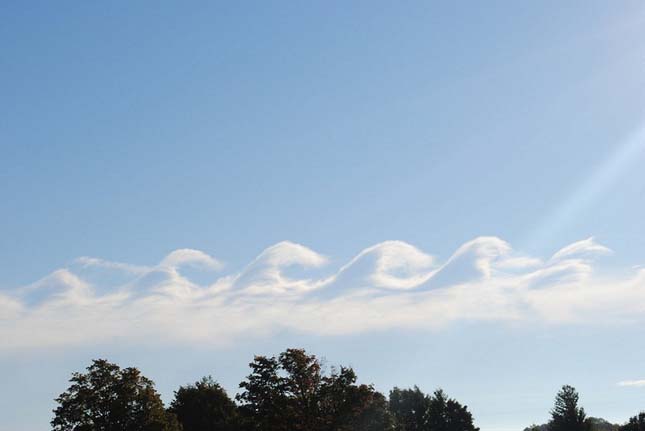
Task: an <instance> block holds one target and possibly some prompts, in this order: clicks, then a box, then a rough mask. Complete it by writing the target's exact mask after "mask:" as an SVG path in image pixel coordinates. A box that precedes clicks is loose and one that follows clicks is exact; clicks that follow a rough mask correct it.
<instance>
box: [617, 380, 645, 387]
mask: <svg viewBox="0 0 645 431" xmlns="http://www.w3.org/2000/svg"><path fill="white" fill-rule="evenodd" d="M618 386H626V387H645V380H625V381H622V382H618Z"/></svg>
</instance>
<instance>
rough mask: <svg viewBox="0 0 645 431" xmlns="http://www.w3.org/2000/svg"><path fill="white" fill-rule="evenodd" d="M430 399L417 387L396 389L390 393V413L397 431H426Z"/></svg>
mask: <svg viewBox="0 0 645 431" xmlns="http://www.w3.org/2000/svg"><path fill="white" fill-rule="evenodd" d="M429 404H430V398H429V397H428V396H427V395H426V394H424V393H423V392H421V390H420V389H419V388H418V387H417V386H415V387H414V388H412V389H399V388H394V389H392V390H391V391H390V403H389V407H390V412H391V413H392V416H393V417H394V420H395V424H396V425H395V429H396V430H397V431H426V430H428V427H427V424H426V414H427V412H428V407H429Z"/></svg>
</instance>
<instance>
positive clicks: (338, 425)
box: [320, 367, 392, 431]
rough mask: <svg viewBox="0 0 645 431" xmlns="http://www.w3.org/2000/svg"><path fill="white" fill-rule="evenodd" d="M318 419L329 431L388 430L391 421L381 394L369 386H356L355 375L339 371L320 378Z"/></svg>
mask: <svg viewBox="0 0 645 431" xmlns="http://www.w3.org/2000/svg"><path fill="white" fill-rule="evenodd" d="M320 392H321V394H320V400H321V407H320V408H321V418H322V419H323V424H324V426H323V427H324V429H325V430H329V431H383V430H390V429H392V419H391V417H390V414H389V412H388V408H387V402H386V400H385V397H384V396H383V394H381V393H379V392H377V391H376V390H374V387H373V386H371V385H356V373H355V372H354V370H353V369H351V368H346V367H341V368H340V370H339V371H336V370H334V371H332V373H331V375H330V376H328V377H323V379H322V384H321V391H320Z"/></svg>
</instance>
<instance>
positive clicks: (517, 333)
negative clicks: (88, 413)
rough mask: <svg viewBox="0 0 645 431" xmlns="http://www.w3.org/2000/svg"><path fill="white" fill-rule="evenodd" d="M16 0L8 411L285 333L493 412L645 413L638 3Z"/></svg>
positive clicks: (3, 33) (42, 413)
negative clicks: (120, 372) (114, 369)
mask: <svg viewBox="0 0 645 431" xmlns="http://www.w3.org/2000/svg"><path fill="white" fill-rule="evenodd" d="M0 10H1V11H2V14H1V16H2V18H3V20H2V21H3V24H2V25H1V26H0V53H1V54H0V78H1V79H0V94H1V95H2V96H1V97H0V109H1V113H2V116H1V117H0V149H1V153H0V154H1V157H0V202H2V207H1V211H0V237H1V238H2V240H1V241H0V262H2V265H1V268H2V271H1V273H0V313H2V314H0V317H1V319H0V333H1V334H2V337H3V338H4V339H5V340H7V341H6V342H5V343H4V347H0V366H1V367H0V369H1V370H2V371H0V377H1V379H0V380H2V381H3V388H4V390H3V391H2V394H0V411H1V412H2V415H1V416H2V417H3V421H4V423H3V424H2V425H0V427H7V429H11V430H19V431H20V430H25V431H31V430H40V429H44V428H46V424H47V422H48V421H49V418H50V411H51V408H52V407H53V402H52V399H53V398H54V397H55V396H56V395H57V394H59V393H60V392H62V390H64V389H65V387H66V380H67V378H68V376H69V373H70V372H71V371H74V370H78V369H81V368H83V367H84V366H85V364H86V363H87V362H88V361H89V360H90V359H91V358H93V357H97V356H106V357H108V358H110V359H113V360H116V361H118V362H120V363H122V364H123V365H129V364H132V365H137V366H139V367H140V368H141V369H142V370H143V371H144V373H145V374H147V375H149V376H150V377H152V378H153V379H154V380H155V381H156V382H157V383H158V386H159V388H160V390H161V391H162V393H163V394H164V397H165V399H166V400H167V401H168V400H169V399H170V398H171V395H172V390H173V389H175V388H176V387H177V386H178V385H179V384H184V383H187V382H189V381H192V380H196V379H197V378H199V377H201V375H203V374H213V376H214V377H215V378H216V379H218V380H220V381H221V382H222V383H224V384H225V385H226V387H227V388H229V390H230V391H232V392H234V391H235V389H236V384H237V383H238V382H239V381H240V380H241V378H242V377H243V376H244V375H245V374H246V369H245V365H244V364H246V363H247V362H248V361H249V360H250V359H251V357H252V355H253V354H254V353H267V354H270V353H277V352H279V351H280V350H282V349H284V348H286V347H289V346H304V347H307V348H308V349H310V350H311V351H312V352H314V353H317V354H320V355H323V356H326V357H327V358H328V359H329V361H330V362H332V363H351V364H352V365H354V366H355V367H356V369H357V372H358V375H359V376H360V377H362V378H363V380H365V381H368V382H373V383H375V384H376V386H377V387H378V388H380V389H382V390H384V391H386V390H388V389H389V388H390V387H391V386H393V385H395V384H396V385H399V386H406V385H412V384H415V383H416V384H419V385H420V386H421V387H422V388H423V389H426V390H428V391H429V390H432V389H434V388H435V387H437V386H442V387H443V388H444V389H445V390H446V391H447V392H448V393H450V394H451V395H453V396H456V397H458V398H459V399H460V400H462V401H464V402H465V403H467V404H468V405H469V406H470V407H471V409H472V410H473V412H474V414H475V418H476V419H477V421H478V424H479V425H480V426H481V427H482V430H483V431H494V430H506V429H509V430H510V429H521V428H522V427H523V426H525V425H528V424H529V423H531V422H540V421H544V420H545V419H546V416H547V414H548V409H549V408H550V405H551V403H552V398H553V395H554V394H555V391H556V390H557V388H558V386H559V385H561V384H564V383H570V384H574V385H575V386H577V387H578V389H580V391H581V392H582V400H583V402H584V404H585V406H586V407H587V410H588V411H589V413H590V414H592V415H596V416H604V417H607V418H609V419H612V420H617V421H618V420H624V419H626V418H627V416H628V415H630V414H634V413H636V412H637V411H638V410H639V409H642V408H645V407H644V406H645V386H638V385H630V386H619V385H618V383H619V382H625V381H637V380H642V379H645V369H643V366H642V363H639V361H638V360H637V358H638V357H641V358H642V356H643V354H644V353H645V350H644V349H645V347H643V346H642V343H638V342H634V341H632V342H628V341H627V340H637V339H638V338H639V337H641V336H642V330H640V328H642V323H643V319H642V317H641V316H642V315H643V312H645V295H644V294H643V293H641V291H645V282H644V281H643V280H645V276H643V274H642V273H641V272H640V271H641V270H640V268H639V267H638V266H639V265H644V264H645V251H644V250H645V247H644V246H645V224H644V223H643V222H642V220H643V219H645V179H644V178H643V170H642V168H640V166H643V163H644V162H645V144H644V142H645V139H644V135H645V117H644V114H645V103H644V101H645V80H644V79H643V76H645V73H644V72H645V46H644V45H643V40H645V6H644V5H643V3H642V2H639V1H620V2H611V3H610V2H603V1H584V2H582V1H568V2H561V1H557V2H556V1H543V2H534V3H532V4H528V3H526V2H524V3H522V4H520V3H518V2H510V1H507V2H501V1H492V2H486V3H485V4H484V3H481V4H479V5H475V4H465V3H459V2H407V3H406V4H398V3H395V2H377V1H371V2H360V1H356V2H351V3H347V2H318V3H313V2H309V3H300V4H297V3H295V2H281V3H277V2H273V3H269V2H251V3H245V4H244V5H241V4H239V5H235V4H225V3H218V2H193V3H191V4H189V5H187V4H181V5H180V4H177V3H174V2H157V3H155V4H154V5H152V4H151V3H148V2H139V3H133V2H110V3H109V4H90V3H87V4H78V3H77V4H74V3H72V2H56V4H54V3H46V2H42V3H38V2H37V3H32V4H29V5H26V4H23V3H19V2H5V3H4V4H3V5H2V6H1V8H0ZM476 238H479V239H478V240H476ZM284 241H287V242H284ZM388 241H390V242H388ZM572 244H573V245H572ZM558 250H563V251H562V252H561V253H559V254H558V253H557V252H558ZM415 295H416V296H415ZM142 300H144V301H145V300H148V302H145V304H147V305H145V306H144V305H142V302H141V301H142ZM150 301H153V302H154V301H157V302H154V304H153V306H150V307H149V308H148V306H149V302H150ZM240 303H244V304H246V303H252V304H254V306H253V307H255V308H252V309H251V311H252V316H250V315H248V314H245V313H248V310H247V309H246V308H244V307H242V308H239V307H237V306H236V305H235V304H240ZM231 304H234V305H231ZM191 307H197V308H198V309H199V310H201V312H200V313H191V312H190V311H189V310H192V308H191ZM244 310H247V311H246V312H245V311H244ZM163 316H166V317H165V320H164V319H163V318H162V317H163ZM167 316H173V317H167ZM258 316H259V317H258ZM599 316H600V317H599ZM251 317H254V318H251ZM173 319H175V320H173ZM79 322H80V327H82V328H83V329H82V330H81V331H78V332H79V333H78V334H76V333H75V334H73V335H70V334H68V333H69V331H72V332H76V331H77V330H78V327H79ZM115 322H117V323H118V324H117V323H115ZM166 325H167V326H166ZM169 328H175V329H176V328H180V329H177V330H174V329H173V330H170V329H169ZM227 331H228V333H227ZM160 333H161V335H160ZM639 344H640V345H639ZM43 362H44V363H43ZM2 429H4V428H2Z"/></svg>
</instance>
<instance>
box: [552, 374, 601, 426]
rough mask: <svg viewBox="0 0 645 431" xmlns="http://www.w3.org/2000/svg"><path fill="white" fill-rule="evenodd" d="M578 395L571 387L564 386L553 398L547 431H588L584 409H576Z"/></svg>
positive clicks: (588, 424)
mask: <svg viewBox="0 0 645 431" xmlns="http://www.w3.org/2000/svg"><path fill="white" fill-rule="evenodd" d="M578 400H579V395H578V392H577V391H576V389H575V388H574V387H573V386H569V385H564V386H562V389H560V391H559V392H558V394H557V395H556V397H555V405H554V407H553V410H551V421H550V422H549V431H590V430H591V424H590V423H589V422H588V421H587V420H586V419H587V415H586V413H585V410H584V408H582V407H578Z"/></svg>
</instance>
